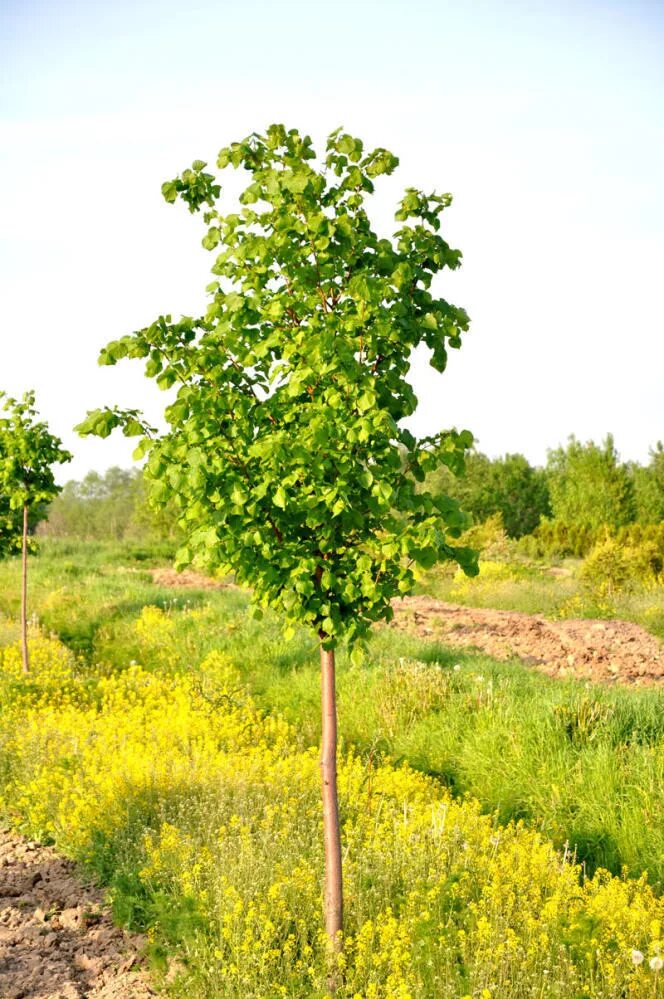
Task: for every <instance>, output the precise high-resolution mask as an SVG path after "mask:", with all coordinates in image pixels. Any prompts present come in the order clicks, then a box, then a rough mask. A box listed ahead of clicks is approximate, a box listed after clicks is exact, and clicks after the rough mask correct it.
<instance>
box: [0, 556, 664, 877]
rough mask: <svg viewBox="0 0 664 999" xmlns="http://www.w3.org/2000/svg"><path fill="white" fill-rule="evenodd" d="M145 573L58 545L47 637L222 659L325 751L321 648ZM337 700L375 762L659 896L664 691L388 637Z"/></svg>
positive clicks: (9, 580) (343, 722)
mask: <svg viewBox="0 0 664 999" xmlns="http://www.w3.org/2000/svg"><path fill="white" fill-rule="evenodd" d="M145 564H146V560H145V558H141V559H138V560H137V559H136V558H135V557H134V558H133V561H132V556H131V552H130V551H129V550H120V549H118V547H117V546H113V548H112V549H110V550H109V551H106V550H105V549H104V546H100V545H94V546H88V545H85V546H81V545H79V546H71V547H69V548H66V547H65V546H63V547H57V548H56V546H53V547H51V546H50V545H49V546H48V548H47V549H46V551H45V553H44V554H43V555H42V556H40V557H39V558H36V559H33V560H32V564H31V578H32V584H31V607H32V608H33V610H34V612H35V614H36V616H37V617H38V619H39V620H40V622H41V623H42V626H43V627H44V628H45V629H46V630H49V631H53V632H54V633H56V634H57V635H58V636H59V637H60V638H61V639H62V640H64V641H65V642H67V643H68V644H69V645H70V646H71V647H72V648H73V649H74V650H75V651H76V652H77V653H79V654H81V655H82V656H83V657H84V658H85V659H87V660H88V661H89V662H91V663H92V662H94V663H98V664H103V665H105V666H107V667H108V669H121V668H124V667H125V666H126V665H127V663H129V662H131V661H132V660H133V661H137V662H140V663H141V664H142V665H144V666H146V667H150V666H151V665H152V666H160V667H163V666H164V665H169V664H171V666H172V668H173V669H178V670H179V669H181V668H183V666H184V667H185V668H187V666H188V665H189V664H195V663H199V662H200V661H201V660H202V659H203V658H204V656H205V655H206V653H207V652H209V651H211V650H213V649H219V650H223V651H225V652H227V653H228V654H229V655H230V656H231V657H232V659H233V661H234V662H235V664H236V666H237V667H238V669H239V670H240V671H241V673H242V676H243V679H244V680H245V682H246V683H247V684H248V686H249V688H250V689H251V691H252V693H253V694H254V696H255V697H256V698H257V699H258V701H259V703H260V704H261V705H262V706H263V708H264V709H265V710H266V711H278V712H281V713H283V714H284V715H285V716H286V717H287V718H288V719H289V720H290V721H292V722H293V723H294V724H295V725H296V727H297V730H298V732H299V737H300V739H301V740H302V745H303V746H307V745H311V744H312V743H314V742H316V741H317V740H318V737H319V731H320V720H319V677H318V653H317V648H316V642H315V640H314V638H313V636H310V635H308V634H306V633H303V632H300V633H298V634H297V635H296V637H295V638H294V639H292V640H291V641H289V642H286V641H284V639H283V637H282V635H281V629H280V626H279V622H278V621H277V620H276V618H275V617H274V616H272V615H268V616H267V617H266V618H265V619H264V620H263V621H261V622H256V621H253V620H251V619H250V618H249V617H248V615H247V608H248V600H247V597H246V595H245V594H243V593H241V592H239V591H207V590H205V591H203V590H202V591H197V590H184V589H182V590H168V589H163V588H158V587H155V586H154V585H153V584H152V583H151V582H150V581H149V576H148V575H147V574H146V573H145V571H144V566H145ZM128 570H131V571H128ZM555 582H556V581H555V580H554V583H555ZM546 585H548V583H547V584H546ZM0 594H1V596H0V612H2V613H4V614H5V615H13V614H15V612H16V606H17V596H18V563H17V562H16V561H15V560H14V561H13V562H11V561H8V562H5V563H3V564H1V565H0ZM146 605H152V606H157V607H161V608H162V609H163V611H164V613H165V614H166V615H167V617H168V619H169V620H170V621H172V622H173V625H174V627H173V629H172V632H169V634H168V635H167V636H166V637H164V638H163V639H162V638H160V636H159V629H158V628H156V629H155V630H154V631H152V632H150V631H148V633H147V634H146V633H145V632H143V633H142V632H141V629H140V628H138V629H137V627H136V621H137V619H138V618H139V617H140V614H141V610H142V608H143V607H144V606H146ZM528 609H532V608H531V607H529V608H528ZM1 637H2V636H1V635H0V638H1ZM338 690H339V714H340V734H341V738H342V741H343V743H344V744H345V745H346V746H349V747H350V746H353V747H356V748H357V749H358V750H359V751H360V752H361V753H362V754H363V755H364V756H365V758H368V759H372V758H376V759H377V758H381V757H390V758H391V759H394V760H407V761H408V762H410V763H411V764H412V765H413V766H414V767H416V768H418V769H419V770H421V771H424V772H426V773H428V774H432V775H434V776H436V777H438V778H439V779H440V780H441V781H443V782H444V783H445V784H446V785H448V786H449V787H451V788H452V789H453V791H454V793H455V794H457V795H465V794H470V795H472V796H474V797H476V798H478V799H479V801H480V802H481V804H482V806H483V808H484V809H485V810H486V811H487V812H497V813H498V815H499V817H500V819H501V820H502V821H505V820H508V819H510V818H517V819H523V820H524V821H526V822H527V823H529V824H530V825H532V826H534V827H536V828H538V829H540V830H541V831H542V832H543V833H544V834H545V835H547V836H548V837H550V838H551V839H552V840H553V841H554V842H555V843H556V845H558V846H559V847H560V848H563V847H565V845H566V844H567V848H568V850H569V851H570V852H573V853H576V855H577V856H578V858H579V859H580V860H582V861H583V862H584V863H585V864H586V865H587V868H588V870H589V871H592V870H594V869H595V868H596V867H597V866H604V867H607V868H608V869H609V870H611V871H612V872H615V873H617V872H620V870H621V869H622V867H623V866H626V867H627V868H628V870H629V872H630V874H632V875H638V874H640V873H641V872H642V871H643V870H646V871H648V873H649V875H650V877H651V879H652V880H653V881H654V882H655V883H657V884H658V885H659V886H660V887H661V885H662V884H664V791H663V788H664V712H663V710H662V708H663V707H664V703H663V695H662V693H660V691H659V690H658V689H649V690H643V689H640V690H633V689H626V688H611V689H609V688H602V687H599V686H592V685H589V684H585V683H577V682H572V681H554V680H551V679H548V678H547V677H544V676H542V675H540V674H537V673H536V672H533V671H530V670H528V669H527V668H525V667H523V666H521V665H520V664H517V663H512V664H510V663H507V664H505V663H498V662H495V661H494V660H492V659H490V658H489V657H487V656H483V655H476V654H472V653H469V652H460V651H459V650H452V649H450V648H447V647H446V646H444V645H441V644H437V643H434V642H424V641H421V640H418V639H416V638H411V637H409V636H407V635H404V634H402V633H398V632H395V631H393V630H390V629H385V628H384V629H378V630H377V631H376V633H375V635H374V637H373V639H372V641H371V644H370V648H369V654H368V657H367V660H366V662H365V664H364V665H363V666H361V667H353V666H351V664H350V663H349V661H348V659H347V657H346V656H345V655H344V654H343V653H341V654H340V655H339V678H338Z"/></svg>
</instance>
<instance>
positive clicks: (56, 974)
mask: <svg viewBox="0 0 664 999" xmlns="http://www.w3.org/2000/svg"><path fill="white" fill-rule="evenodd" d="M144 945H145V940H144V939H143V938H142V937H139V936H137V935H132V936H130V935H129V934H127V933H125V932H124V931H123V930H121V929H118V928H117V927H116V926H113V924H112V922H111V919H110V916H109V914H108V911H107V909H106V908H105V907H104V905H103V896H102V893H101V892H100V891H99V890H98V889H96V888H94V887H91V886H89V885H83V884H81V882H80V881H79V880H77V879H76V877H75V876H74V871H73V864H71V863H70V862H69V861H67V860H63V859H62V857H58V855H57V854H56V853H55V851H54V850H52V849H51V848H50V847H44V846H40V845H39V844H38V843H30V842H26V841H25V840H23V839H21V838H20V837H19V836H16V835H14V834H12V833H10V832H7V831H6V830H0V996H1V997H2V999H147V997H148V996H154V995H156V993H155V992H154V991H153V990H152V989H151V988H150V986H149V984H148V979H147V975H146V974H145V972H144V971H142V970H141V967H140V965H141V958H140V953H141V950H142V948H143V947H144Z"/></svg>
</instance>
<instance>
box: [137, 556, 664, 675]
mask: <svg viewBox="0 0 664 999" xmlns="http://www.w3.org/2000/svg"><path fill="white" fill-rule="evenodd" d="M552 571H553V570H552ZM152 579H153V581H154V582H155V583H157V584H159V585H160V586H174V587H175V586H177V587H179V586H185V587H186V586H188V587H196V588H198V589H217V590H223V589H229V588H233V587H234V585H235V584H233V583H229V582H224V581H222V580H218V579H210V578H209V577H207V576H203V575H201V574H200V573H198V572H191V571H185V572H175V570H173V569H154V570H153V572H152ZM393 626H394V627H397V628H400V629H402V630H404V631H409V632H411V633H412V634H416V635H419V636H421V637H423V638H439V639H440V640H441V641H443V642H445V644H446V645H454V646H458V647H460V648H473V649H479V650H480V651H481V652H486V653H487V654H488V655H491V656H494V657H495V658H496V659H521V660H522V661H523V662H525V663H526V664H527V665H529V666H534V667H536V668H537V669H539V670H541V671H542V672H544V673H548V674H549V675H550V676H558V677H560V676H573V677H576V678H578V679H589V680H599V681H602V682H611V683H615V682H618V683H632V684H642V683H652V682H654V681H658V680H662V679H663V678H664V644H662V642H660V641H659V640H658V639H657V638H655V637H654V636H653V635H650V634H649V633H648V632H647V631H645V630H644V629H643V628H641V627H639V625H637V624H632V623H631V622H629V621H591V620H576V621H548V620H547V619H546V618H544V617H537V616H533V615H530V614H521V613H519V612H518V611H499V610H484V609H479V608H473V607H462V606H460V605H458V604H446V603H443V602H442V601H441V600H435V599H433V597H405V598H403V599H402V600H395V601H394V622H393Z"/></svg>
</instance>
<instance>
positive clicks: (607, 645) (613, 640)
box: [393, 597, 664, 684]
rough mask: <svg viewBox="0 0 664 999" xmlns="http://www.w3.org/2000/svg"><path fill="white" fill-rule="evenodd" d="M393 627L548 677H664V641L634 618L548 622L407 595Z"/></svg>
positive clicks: (611, 679) (636, 681)
mask: <svg viewBox="0 0 664 999" xmlns="http://www.w3.org/2000/svg"><path fill="white" fill-rule="evenodd" d="M393 626H394V627H396V628H399V629H401V630H403V631H408V632H411V633H412V634H416V635H419V636H420V637H422V638H430V639H438V640H440V641H441V642H444V643H445V645H453V646H456V647H458V648H464V649H479V650H480V651H481V652H486V653H487V654H488V655H490V656H493V657H494V658H495V659H502V660H507V659H521V661H522V662H524V663H525V664H526V665H528V666H533V667H535V668H537V669H538V670H541V671H542V672H544V673H547V674H548V675H549V676H557V677H564V676H569V677H575V678H577V679H587V680H596V681H601V682H603V683H629V684H645V683H653V682H657V681H661V680H662V679H664V644H663V643H662V642H660V641H659V639H657V638H655V637H654V635H651V634H649V632H647V631H645V630H644V629H643V628H641V627H640V626H639V625H638V624H633V623H632V622H630V621H592V620H574V621H573V620H569V621H549V620H547V619H546V618H544V617H539V616H534V615H531V614H521V613H518V612H517V611H499V610H484V609H480V608H474V607H460V606H459V605H457V604H447V603H443V602H442V601H440V600H434V599H433V598H432V597H405V598H404V599H403V600H397V601H395V603H394V622H393Z"/></svg>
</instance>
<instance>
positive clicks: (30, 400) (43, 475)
mask: <svg viewBox="0 0 664 999" xmlns="http://www.w3.org/2000/svg"><path fill="white" fill-rule="evenodd" d="M2 400H4V406H3V411H4V412H5V413H7V414H8V415H7V416H4V417H3V416H0V554H7V553H8V552H12V551H16V550H18V548H19V546H20V548H21V552H22V583H21V636H22V642H23V672H24V673H27V672H28V671H29V656H28V628H27V620H28V614H27V594H28V532H29V528H30V526H31V525H30V520H31V519H32V523H33V525H34V524H35V523H37V522H38V521H39V520H41V519H44V518H45V516H46V505H47V504H48V503H50V501H51V500H52V499H53V498H54V497H55V496H56V495H57V493H58V492H59V491H60V487H59V486H57V485H56V484H55V479H54V477H53V471H52V469H51V465H54V464H60V463H62V462H66V461H71V459H72V455H71V454H70V453H69V452H68V451H65V450H64V449H63V447H62V441H61V440H59V438H57V437H54V436H53V434H51V433H50V432H49V430H48V427H47V425H46V423H43V422H40V421H38V420H37V411H36V409H35V394H34V392H26V393H25V394H24V396H23V398H22V399H20V400H17V399H10V398H8V397H7V396H6V395H5V393H4V392H0V401H2Z"/></svg>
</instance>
